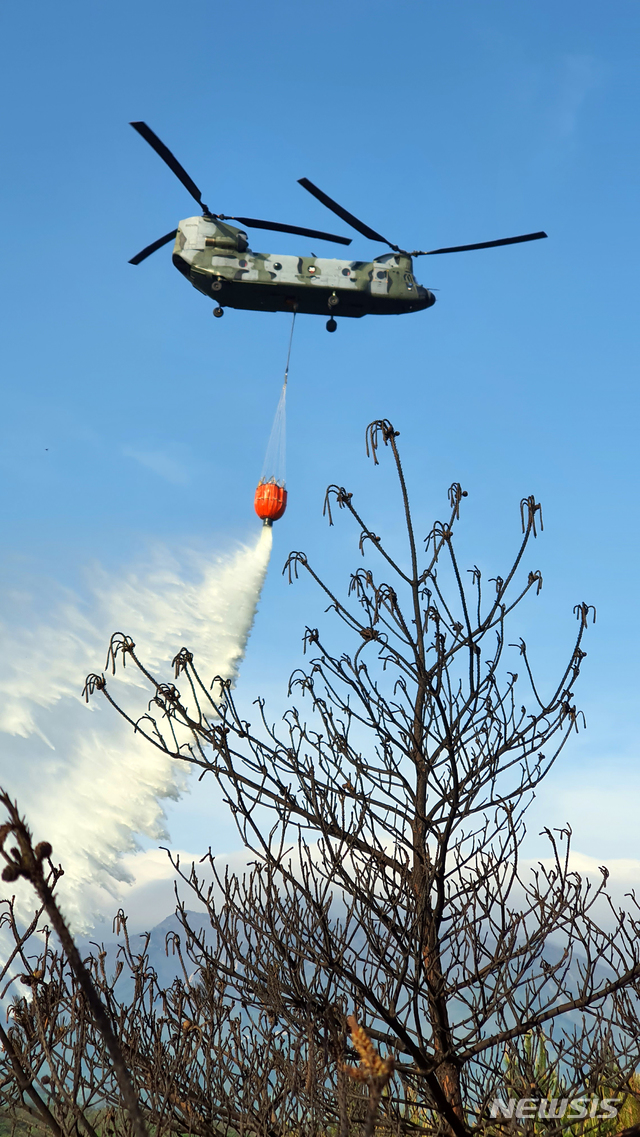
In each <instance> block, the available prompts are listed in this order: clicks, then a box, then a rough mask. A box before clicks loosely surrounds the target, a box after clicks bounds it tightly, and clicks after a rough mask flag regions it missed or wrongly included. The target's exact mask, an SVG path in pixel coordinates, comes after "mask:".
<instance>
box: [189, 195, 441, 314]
mask: <svg viewBox="0 0 640 1137" xmlns="http://www.w3.org/2000/svg"><path fill="white" fill-rule="evenodd" d="M173 263H174V265H175V266H176V268H177V269H178V270H179V272H181V273H182V275H183V276H185V277H186V278H187V279H188V280H189V281H190V282H191V284H192V285H193V286H194V288H197V289H198V291H199V292H202V293H203V294H204V295H205V296H208V297H210V298H211V299H213V300H215V301H216V304H217V305H218V306H219V308H244V309H251V310H252V311H258V312H292V311H297V312H307V313H310V314H315V315H324V316H326V315H330V316H351V317H356V318H357V317H360V316H366V315H367V314H371V315H380V316H381V315H400V314H401V313H403V312H419V311H421V310H423V309H425V308H430V307H431V305H432V304H435V299H436V298H435V296H434V295H433V293H432V292H430V291H429V289H428V288H423V287H422V285H420V284H418V283H417V281H416V280H415V278H414V276H413V264H412V260H411V257H409V256H407V255H405V254H404V253H384V254H382V255H381V256H380V257H378V258H376V259H375V260H373V261H356V260H337V259H330V258H324V257H315V256H306V257H296V256H289V255H285V254H283V255H279V254H276V253H254V252H252V250H251V249H249V247H248V239H247V234H246V233H245V232H244V230H242V229H236V228H234V227H233V226H232V225H227V224H226V223H225V222H223V221H220V220H215V221H214V220H213V219H210V218H208V217H206V216H204V217H188V218H186V219H185V220H184V221H181V222H180V224H179V225H178V230H177V234H176V241H175V245H174V249H173ZM334 326H335V325H334Z"/></svg>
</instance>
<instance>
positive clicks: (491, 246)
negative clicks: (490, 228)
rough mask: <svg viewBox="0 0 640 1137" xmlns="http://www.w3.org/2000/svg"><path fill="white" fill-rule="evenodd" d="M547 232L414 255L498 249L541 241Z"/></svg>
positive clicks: (415, 255)
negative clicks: (522, 242) (523, 242)
mask: <svg viewBox="0 0 640 1137" xmlns="http://www.w3.org/2000/svg"><path fill="white" fill-rule="evenodd" d="M546 236H547V234H546V233H523V234H522V236H521V237H502V238H501V239H500V240H499V241H479V242H478V244H476V245H452V246H451V248H450V249H425V250H423V251H422V252H419V253H412V256H414V257H433V256H435V255H436V253H468V252H469V251H470V250H471V249H496V248H497V247H498V245H519V244H520V242H521V241H539V240H540V239H541V237H546Z"/></svg>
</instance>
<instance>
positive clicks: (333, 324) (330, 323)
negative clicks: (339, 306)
mask: <svg viewBox="0 0 640 1137" xmlns="http://www.w3.org/2000/svg"><path fill="white" fill-rule="evenodd" d="M337 326H338V325H337V324H336V322H335V320H334V318H333V316H332V317H331V319H330V320H327V331H328V332H335V330H336V328H337Z"/></svg>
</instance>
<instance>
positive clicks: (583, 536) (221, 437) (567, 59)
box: [0, 0, 640, 859]
mask: <svg viewBox="0 0 640 1137" xmlns="http://www.w3.org/2000/svg"><path fill="white" fill-rule="evenodd" d="M0 21H1V24H0V26H1V29H2V41H3V44H4V50H3V66H2V69H1V72H0V85H1V88H2V97H1V98H0V108H1V109H0V115H1V122H2V128H1V129H2V140H3V141H2V152H3V176H2V179H1V183H0V199H1V203H2V213H3V218H4V224H3V236H2V246H3V272H2V283H1V285H0V288H1V294H0V308H1V310H2V314H3V317H4V333H3V357H4V366H3V372H4V378H3V395H2V403H3V415H2V424H1V426H0V477H1V478H2V493H1V494H0V517H1V521H0V523H1V526H2V537H3V541H2V558H1V561H0V585H1V587H2V594H3V596H4V601H2V600H0V608H2V605H4V608H5V609H10V608H11V607H12V604H13V601H12V599H11V598H12V596H13V595H14V594H15V592H16V590H26V591H27V592H29V594H30V596H31V599H32V606H33V608H34V610H35V609H38V610H39V611H40V612H42V613H46V611H47V606H48V605H49V604H50V603H53V600H52V597H53V596H54V595H56V594H57V590H59V588H60V586H63V587H65V588H68V589H72V590H74V591H75V592H77V593H78V594H79V595H80V596H87V595H88V593H87V580H88V579H89V578H90V575H91V572H92V568H91V566H92V565H97V564H99V565H101V566H103V567H104V568H105V569H106V570H108V571H109V572H110V573H111V574H112V575H113V576H115V577H117V575H118V573H119V572H120V571H123V572H124V571H125V569H126V567H127V566H128V565H130V564H131V563H133V562H135V561H136V559H137V558H140V557H143V556H144V555H146V552H147V550H148V549H149V548H150V547H154V546H156V545H157V544H158V543H162V544H163V545H165V546H167V547H168V548H169V549H170V550H171V551H172V552H173V551H175V552H178V551H179V550H181V549H183V548H189V549H193V548H196V549H199V550H200V551H202V552H204V553H206V554H208V553H209V552H211V554H212V555H213V554H214V553H218V552H220V551H224V550H225V549H228V548H232V547H233V546H234V544H235V543H236V542H238V541H244V540H247V539H249V538H251V537H252V534H255V533H256V532H257V521H256V519H255V517H254V515H253V512H252V496H253V490H254V486H255V483H256V480H257V477H258V476H259V473H260V469H261V466H262V459H263V453H264V447H265V444H266V441H267V438H268V434H269V430H270V426H271V420H272V416H273V413H274V410H275V406H276V403H277V399H278V394H279V388H280V383H281V378H282V370H283V366H284V358H285V354H286V346H287V340H288V334H289V318H288V317H287V316H285V315H268V314H254V313H246V312H234V311H233V310H228V311H227V313H226V314H225V318H224V319H223V320H214V319H212V317H211V304H210V303H208V302H207V301H206V300H205V299H204V298H203V297H202V296H200V295H199V294H198V293H197V292H195V290H194V289H192V288H190V287H189V285H188V284H187V282H186V281H185V280H184V279H183V278H182V277H181V276H180V275H179V274H178V273H177V272H176V271H175V269H174V268H173V267H172V264H171V256H170V249H165V250H163V251H162V252H160V253H157V254H156V255H155V256H154V257H152V258H151V259H150V260H149V261H147V262H146V263H144V264H143V265H141V266H139V267H137V268H133V267H132V266H130V265H128V264H127V261H128V259H129V257H131V256H132V255H133V254H134V253H135V252H137V251H138V250H139V249H140V248H142V247H143V246H145V245H146V244H148V243H149V242H150V241H152V240H153V239H155V238H156V237H157V236H160V235H161V234H163V233H165V232H166V231H167V230H169V229H170V228H171V227H172V226H174V225H176V224H177V221H178V220H179V219H180V218H183V217H187V216H190V215H191V214H192V213H193V212H194V210H193V208H192V203H191V199H190V198H189V196H188V195H187V193H186V191H184V190H183V188H182V187H181V185H180V184H179V183H178V182H177V180H176V179H175V178H173V176H172V175H171V173H170V172H169V171H168V170H167V169H166V167H164V165H163V164H162V163H161V162H160V160H159V159H158V158H157V157H156V155H155V154H153V152H152V151H151V150H150V149H149V148H148V147H147V146H146V145H145V144H144V143H143V142H142V140H141V139H140V138H139V137H138V136H137V135H136V134H135V133H134V131H133V130H132V129H131V128H130V127H129V126H128V125H127V124H128V122H129V121H130V120H132V119H144V120H146V121H147V122H148V123H149V124H150V125H151V126H152V127H153V129H154V130H155V131H156V132H157V133H158V134H159V135H160V137H161V138H162V139H163V140H164V141H165V142H166V143H167V145H169V146H170V147H171V148H172V149H173V150H174V152H175V153H176V154H177V156H178V158H179V159H180V160H181V162H182V163H183V164H184V165H185V166H186V168H187V170H188V171H189V172H190V174H191V176H192V177H193V178H194V180H195V181H196V182H197V184H198V185H199V186H200V187H201V188H202V190H203V195H204V198H205V200H206V201H208V202H209V203H210V204H211V205H212V207H213V208H214V209H216V210H218V211H220V212H227V213H240V214H247V215H253V216H258V217H264V218H271V219H274V220H279V221H288V222H290V223H292V224H300V225H310V226H317V227H319V228H328V229H330V230H333V231H335V232H345V233H347V229H346V227H345V226H343V225H342V224H341V223H340V222H339V221H338V220H337V219H336V218H334V217H333V215H331V214H329V213H328V212H327V211H326V210H324V209H323V207H322V206H321V205H320V204H319V203H318V202H316V201H314V200H313V199H312V198H311V197H310V196H309V195H307V194H305V193H304V191H303V190H302V189H301V188H300V187H299V186H298V185H297V184H296V180H297V179H298V178H299V177H302V176H303V175H304V176H307V177H309V178H311V179H312V180H313V181H314V182H316V183H317V184H319V185H320V186H322V187H323V188H324V189H325V190H326V191H327V192H328V193H329V194H330V195H331V196H333V197H335V198H336V199H337V200H338V201H340V202H341V203H343V204H344V206H345V207H346V208H348V209H350V210H352V211H353V212H355V213H356V214H357V215H358V216H360V217H362V218H363V219H364V220H365V221H366V222H368V223H369V224H370V225H372V226H373V227H375V228H377V229H380V230H381V231H383V232H384V233H386V234H388V235H389V237H390V239H391V240H395V241H397V242H398V243H399V244H400V245H403V246H408V247H416V246H417V247H423V248H424V247H427V248H429V247H432V248H433V247H438V246H441V245H449V244H458V243H466V242H472V241H481V240H487V239H492V238H496V237H501V236H508V235H511V234H516V233H522V232H527V231H533V230H537V229H545V230H546V231H547V232H548V234H549V240H547V241H540V242H537V243H534V244H530V245H523V246H520V247H515V248H507V249H494V250H488V251H483V252H474V253H468V254H460V255H456V256H449V257H438V258H432V259H431V260H429V259H428V258H423V259H421V260H420V261H417V262H416V275H417V277H418V279H419V280H420V281H421V282H422V283H423V284H425V285H427V286H429V287H432V288H434V289H438V290H439V291H438V292H437V297H438V302H437V304H436V305H435V307H434V308H432V309H431V310H430V311H428V312H426V313H419V314H416V315H413V316H404V317H389V318H374V317H367V318H365V319H363V320H352V321H349V320H345V321H339V327H338V332H337V333H336V334H335V335H333V336H329V335H327V333H326V331H325V329H324V320H323V319H320V318H316V317H311V316H307V317H301V318H299V320H298V325H297V328H296V333H295V339H294V345H293V355H292V364H291V373H290V399H289V419H288V431H289V433H288V484H289V490H290V505H289V508H288V510H287V513H286V516H285V518H284V519H283V521H282V522H280V523H279V524H278V525H277V526H276V528H275V530H274V536H275V542H274V556H273V559H272V564H271V570H270V573H269V576H268V579H267V583H266V587H265V591H264V594H263V601H262V604H261V608H260V611H259V614H258V619H257V623H256V626H255V629H254V633H253V636H252V639H251V641H250V645H249V651H248V654H247V658H246V660H245V664H244V668H243V671H242V674H241V680H240V687H239V691H240V697H241V698H242V699H246V700H247V701H249V700H250V699H251V698H252V697H254V696H255V695H256V694H258V693H263V694H266V695H267V696H268V697H270V698H271V699H272V700H273V705H274V707H277V706H278V705H280V703H281V700H282V691H283V686H284V683H285V680H286V677H287V676H288V674H289V672H290V671H291V670H292V669H293V668H294V667H295V666H296V665H297V664H298V663H299V662H300V658H301V648H300V638H301V634H302V631H303V628H304V624H305V623H310V624H312V625H315V624H317V622H318V618H319V613H320V611H321V608H322V602H321V599H320V598H319V597H318V596H317V595H316V594H315V593H314V591H313V589H312V588H311V587H310V586H309V585H308V584H307V583H304V582H302V583H300V584H298V585H297V586H296V587H295V588H289V587H288V585H287V584H286V582H285V581H284V579H283V578H282V577H281V576H280V566H281V564H282V562H283V561H284V559H285V556H286V554H287V553H288V551H289V550H290V549H291V548H296V549H304V550H305V551H306V552H307V553H308V554H309V556H310V559H312V560H313V562H314V564H315V565H316V566H317V567H318V568H319V570H320V571H321V572H323V573H325V574H327V575H328V576H329V577H330V579H331V580H332V581H333V582H335V583H336V586H337V587H340V586H341V585H344V584H346V582H347V574H348V571H349V570H350V568H352V567H357V565H358V563H359V558H358V554H357V534H356V533H355V532H354V531H352V530H350V528H349V526H348V524H347V523H346V520H343V519H342V518H341V519H340V521H339V523H338V524H337V525H336V527H335V528H334V529H332V530H328V529H327V527H326V522H325V521H323V519H322V517H321V510H322V500H323V495H324V489H325V487H326V485H327V484H328V483H329V482H338V483H341V484H344V485H346V487H347V488H348V489H350V490H353V491H355V493H356V494H357V495H358V498H359V501H360V502H361V503H363V509H365V510H366V513H367V516H368V517H370V518H371V522H372V527H373V528H374V529H375V530H376V532H378V533H381V534H383V535H389V536H390V537H391V539H393V536H394V534H397V533H398V532H399V518H398V512H397V504H398V502H397V494H396V492H395V488H394V486H393V483H392V480H391V478H390V476H389V470H388V469H385V468H383V469H376V470H374V469H373V468H372V467H371V466H370V465H369V464H367V463H366V460H365V457H364V428H365V426H366V424H367V423H368V422H369V421H370V420H371V419H373V418H378V417H389V418H390V419H391V420H392V421H393V422H394V424H395V425H396V427H397V428H398V429H399V430H400V431H401V438H400V442H401V444H402V448H403V454H404V458H405V464H406V470H407V476H408V479H409V482H410V485H411V487H412V491H413V498H414V508H415V513H416V520H417V528H418V531H419V532H424V533H426V532H427V531H428V529H429V528H430V526H431V523H432V521H433V519H434V517H438V516H443V515H444V513H445V504H446V489H447V487H448V485H449V484H450V483H451V482H452V481H453V480H459V481H461V482H462V484H463V486H464V487H465V488H466V489H467V490H468V491H469V498H468V499H467V502H466V504H465V507H464V515H463V523H462V525H461V526H460V537H459V541H460V550H461V552H460V559H461V561H462V563H463V564H464V565H467V564H468V565H472V564H473V563H478V564H479V565H481V567H482V568H483V572H484V574H485V576H492V575H495V574H496V572H498V571H500V570H502V569H504V567H505V564H506V563H507V559H508V557H509V555H510V553H511V550H512V549H513V548H514V547H515V546H516V543H517V541H518V537H519V512H518V504H519V501H520V498H521V497H522V496H523V495H525V494H529V493H532V492H533V493H535V494H536V496H537V497H538V499H540V500H541V501H542V503H543V508H544V521H545V532H544V535H543V536H542V538H541V539H540V540H539V541H538V543H537V546H536V548H535V549H534V551H533V555H532V557H531V558H530V560H531V567H533V568H538V567H539V568H541V569H542V571H543V575H544V578H545V585H544V589H543V592H542V595H541V597H540V598H539V599H538V601H537V602H535V603H533V602H532V603H530V604H528V606H527V609H526V611H523V615H522V618H521V620H520V621H519V622H516V626H514V628H513V637H512V638H513V639H516V638H517V636H518V635H519V634H523V635H524V636H525V638H526V639H527V641H528V642H530V643H531V644H532V645H534V646H535V652H536V658H537V661H538V668H539V671H540V672H541V674H542V675H543V676H548V677H549V678H550V677H551V675H552V674H553V673H554V671H555V668H556V667H557V663H558V662H559V661H560V660H564V655H565V652H566V650H568V646H569V642H570V640H571V638H572V637H573V635H574V629H575V625H574V617H573V615H572V607H573V604H574V603H576V602H577V601H581V600H582V599H587V600H588V601H589V602H592V603H594V604H595V605H596V606H597V609H598V622H597V624H596V626H595V628H594V629H591V628H590V629H589V635H588V643H587V649H588V651H589V656H588V658H587V660H585V671H584V677H583V679H582V681H581V684H580V687H579V690H578V696H579V702H580V704H581V705H582V706H583V707H584V709H585V712H586V715H587V720H588V724H589V730H588V732H587V733H586V734H585V735H584V736H583V737H581V738H580V739H579V740H577V741H575V742H574V743H573V744H572V746H571V749H570V751H568V752H567V753H566V756H565V758H564V759H563V763H562V766H561V767H559V768H558V770H557V772H556V773H555V774H554V775H553V776H552V778H551V779H550V780H549V782H548V783H547V788H546V789H545V790H544V791H543V793H542V794H541V798H540V801H539V803H538V805H537V806H536V815H535V818H534V824H533V825H532V834H536V833H537V832H538V829H539V828H540V827H541V826H540V825H537V821H538V820H539V821H540V822H542V821H545V822H551V823H558V824H560V823H562V822H564V821H566V820H570V821H571V822H572V824H573V825H574V828H575V830H576V844H577V846H578V847H579V849H581V850H582V851H583V852H584V853H586V854H590V855H593V856H595V857H599V858H601V859H603V858H606V857H627V858H635V857H639V856H640V853H639V851H638V848H637V838H636V832H637V824H636V814H637V802H638V797H637V795H638V791H639V789H640V777H639V774H638V762H637V756H638V741H637V733H638V732H637V704H638V698H637V690H638V679H639V676H638V658H637V656H638V653H637V643H638V636H639V633H640V620H639V613H638V603H637V563H638V562H637V551H638V550H637V544H638V538H637V532H638V513H637V499H638V489H639V486H638V459H637V455H638V445H637V438H638V364H637V346H638V335H637V327H638V319H637V311H638V301H639V295H638V204H637V203H638V172H639V161H638V145H637V143H638V134H637V130H638V104H639V97H638V96H639V88H640V69H639V68H638V47H639V35H638V33H639V32H640V7H639V6H638V4H637V3H636V2H635V0H615V3H613V4H609V5H602V4H599V3H595V2H594V0H586V2H585V0H580V2H579V3H578V2H576V0H563V3H562V4H558V3H557V2H555V0H554V2H551V0H542V2H536V3H532V2H521V3H513V0H504V2H501V0H483V2H482V3H478V2H477V0H455V2H450V0H449V2H444V0H439V2H435V0H394V2H393V3H392V2H391V0H366V2H365V0H346V2H344V0H343V2H341V3H337V2H336V0H324V2H323V3H322V4H311V3H306V4H305V3H299V2H298V3H294V2H290V0H272V2H271V3H269V4H263V3H258V2H257V0H235V3H234V4H233V5H213V4H211V3H207V4H202V3H200V4H198V5H196V4H192V3H190V2H183V3H181V4H176V3H169V2H167V0H154V2H153V3H151V2H150V0H141V2H133V3H131V2H127V3H124V2H122V0H109V2H108V3H106V2H102V0H93V2H92V3H91V4H86V3H81V2H79V0H78V2H73V0H66V2H64V3H63V4H61V5H54V6H52V5H49V4H44V3H42V2H39V3H33V2H30V0H23V2H22V3H21V4H13V5H4V6H3V8H2V13H1V14H0ZM347 235H353V237H354V240H353V245H352V246H351V249H352V251H353V255H354V256H357V257H362V258H364V257H372V256H373V255H374V254H375V253H376V252H377V251H378V249H377V248H376V246H375V245H373V244H372V243H371V242H368V241H367V240H365V238H363V237H360V236H359V235H358V234H351V233H347ZM250 236H251V244H252V247H253V248H254V249H255V250H263V249H271V250H273V251H279V252H282V253H294V252H296V253H301V254H305V255H306V254H307V253H309V252H310V251H311V250H312V249H313V251H315V252H317V253H318V254H319V255H321V256H323V255H328V256H330V255H334V253H335V251H336V247H335V246H333V247H332V246H328V245H325V246H321V243H319V242H317V243H315V244H314V243H313V242H308V241H306V240H305V239H304V238H296V237H291V236H280V235H273V236H272V235H270V234H267V233H262V232H260V231H254V232H253V233H252V234H250ZM332 250H333V251H332ZM365 502H366V506H365V505H364V503H365ZM86 603H89V600H87V601H86ZM124 630H126V629H124ZM101 662H102V661H101V660H98V661H97V663H101ZM82 679H83V675H79V677H78V681H79V685H80V686H81V684H82ZM6 745H7V743H6V739H3V741H2V747H3V749H4V748H5V747H6ZM8 755H9V751H8V750H7V751H5V756H6V758H7V760H8ZM212 810H213V812H214V816H213V820H212ZM169 817H170V828H171V834H172V838H173V839H174V841H175V842H176V843H177V844H182V845H183V846H184V845H185V844H186V843H188V842H189V840H191V841H192V843H193V835H194V833H197V834H199V835H201V834H202V835H204V834H207V833H208V834H209V837H208V840H211V839H212V837H214V838H215V840H217V841H218V842H219V843H220V845H221V847H224V846H225V842H226V843H227V847H229V843H231V845H233V844H234V843H235V844H237V839H236V838H235V836H234V835H233V834H232V832H231V830H230V829H229V828H228V827H227V826H226V823H225V822H223V820H222V819H221V818H220V817H219V816H217V812H216V810H215V808H214V805H213V797H212V795H211V794H210V793H209V792H208V791H206V790H200V791H198V795H197V796H196V795H192V796H191V797H189V798H188V799H185V800H184V801H182V802H181V803H179V804H177V805H175V806H172V807H171V809H170V814H169ZM212 827H213V828H212ZM213 829H215V833H214V832H213ZM188 847H189V846H188ZM531 848H532V849H533V850H534V851H535V848H536V839H534V837H532V844H531Z"/></svg>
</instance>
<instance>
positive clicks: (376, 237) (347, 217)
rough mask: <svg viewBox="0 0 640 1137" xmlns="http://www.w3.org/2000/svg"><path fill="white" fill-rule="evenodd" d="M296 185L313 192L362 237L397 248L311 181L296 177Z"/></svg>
mask: <svg viewBox="0 0 640 1137" xmlns="http://www.w3.org/2000/svg"><path fill="white" fill-rule="evenodd" d="M298 185H301V186H302V187H303V189H306V190H307V191H308V192H309V193H310V194H313V196H314V197H316V198H317V199H318V201H321V202H322V204H323V205H326V207H327V209H330V210H331V211H332V212H333V213H336V214H337V215H338V217H341V218H342V220H343V221H346V223H347V225H351V227H352V229H357V231H358V233H362V236H363V237H368V238H369V240H371V241H381V242H382V243H383V244H384V245H388V246H389V248H390V249H397V248H398V246H397V245H392V244H391V241H387V238H386V237H383V236H382V234H381V233H376V231H375V229H370V228H369V226H368V225H365V223H364V221H359V220H358V218H357V217H354V216H353V213H349V211H348V210H347V209H343V208H342V206H341V205H338V203H337V201H334V200H333V198H331V197H329V195H328V194H326V193H324V192H323V191H322V190H321V189H318V187H317V186H314V184H313V182H310V181H309V179H308V178H298Z"/></svg>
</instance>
